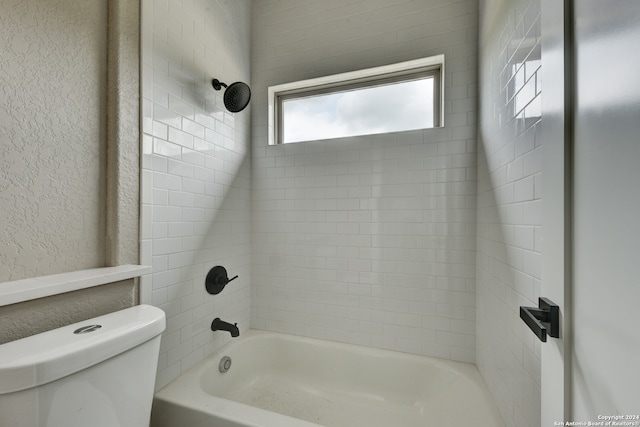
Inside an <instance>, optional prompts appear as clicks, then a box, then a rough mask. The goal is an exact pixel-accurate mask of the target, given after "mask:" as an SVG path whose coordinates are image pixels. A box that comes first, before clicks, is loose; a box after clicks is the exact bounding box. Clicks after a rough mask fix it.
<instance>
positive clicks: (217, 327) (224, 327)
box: [211, 317, 240, 338]
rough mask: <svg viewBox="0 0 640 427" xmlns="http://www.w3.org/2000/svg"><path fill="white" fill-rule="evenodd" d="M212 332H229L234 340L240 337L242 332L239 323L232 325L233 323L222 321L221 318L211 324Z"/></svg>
mask: <svg viewBox="0 0 640 427" xmlns="http://www.w3.org/2000/svg"><path fill="white" fill-rule="evenodd" d="M211 330H212V331H227V332H229V333H230V334H231V336H232V337H234V338H235V337H237V336H239V335H240V330H239V329H238V324H237V323H234V324H233V325H232V324H231V323H227V322H225V321H223V320H220V318H219V317H216V318H215V319H213V322H211Z"/></svg>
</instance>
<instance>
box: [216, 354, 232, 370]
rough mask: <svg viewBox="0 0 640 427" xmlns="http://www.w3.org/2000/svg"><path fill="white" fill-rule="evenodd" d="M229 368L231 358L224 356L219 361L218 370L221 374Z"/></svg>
mask: <svg viewBox="0 0 640 427" xmlns="http://www.w3.org/2000/svg"><path fill="white" fill-rule="evenodd" d="M230 367H231V358H230V357H229V356H224V357H223V358H222V359H220V364H219V365H218V370H219V371H220V372H222V373H223V374H224V373H225V372H227V371H228V370H229V368H230Z"/></svg>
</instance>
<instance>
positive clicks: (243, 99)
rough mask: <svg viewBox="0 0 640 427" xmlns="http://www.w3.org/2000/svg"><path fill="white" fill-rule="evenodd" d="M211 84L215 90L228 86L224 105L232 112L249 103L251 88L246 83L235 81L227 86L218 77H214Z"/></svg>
mask: <svg viewBox="0 0 640 427" xmlns="http://www.w3.org/2000/svg"><path fill="white" fill-rule="evenodd" d="M211 84H212V85H213V88H214V89H215V90H220V89H222V87H225V88H226V89H225V91H224V97H223V99H224V106H225V107H227V110H229V111H230V112H232V113H238V112H240V111H242V110H244V109H245V108H246V107H247V105H249V101H250V100H251V89H250V88H249V85H247V84H246V83H242V82H235V83H232V84H230V85H229V86H227V85H226V84H224V83H222V82H221V81H219V80H218V79H213V80H212V81H211Z"/></svg>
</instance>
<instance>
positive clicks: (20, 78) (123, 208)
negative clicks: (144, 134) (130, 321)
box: [0, 0, 139, 341]
mask: <svg viewBox="0 0 640 427" xmlns="http://www.w3.org/2000/svg"><path fill="white" fill-rule="evenodd" d="M107 7H109V9H108V8H107ZM138 9H139V3H138V2H137V1H136V0H118V1H110V2H105V1H103V0H89V1H87V0H78V1H72V0H64V1H54V0H43V1H38V2H23V1H12V0H0V10H2V13H1V14H0V36H1V38H2V44H1V49H2V51H1V54H0V229H1V230H2V232H1V233H0V282H4V281H10V280H18V279H23V278H31V277H37V276H43V275H49V274H55V273H62V272H68V271H74V270H80V269H85V268H93V267H102V266H105V265H106V264H109V265H113V264H124V263H137V262H138V250H137V246H138V211H137V207H138V193H139V191H138V184H137V183H138V179H139V178H138V177H139V168H138V164H139V162H138V152H139V142H138V141H139V138H138V135H139V132H138V122H139V119H138V112H137V111H138V101H137V93H138V90H139V88H138V83H137V82H138V74H139V72H138V68H139V67H138V50H137V48H138V43H139V19H138V16H139V14H138ZM108 22H109V24H108ZM108 50H110V51H111V52H112V53H114V54H115V55H117V56H118V58H119V61H110V62H109V63H108V61H107V52H108ZM116 65H117V66H116ZM108 74H109V75H111V76H112V78H111V80H110V83H108V82H107V75H108ZM113 76H118V78H114V77H113ZM123 82H126V84H124V83H123ZM114 99H119V100H120V101H119V102H114ZM109 101H110V102H109ZM108 103H109V104H111V105H112V109H111V110H110V111H111V117H119V116H120V117H125V119H122V120H112V121H111V122H110V123H109V124H107V110H106V108H107V104H108ZM108 129H109V133H110V134H112V135H114V136H113V137H112V138H110V139H109V140H107V137H106V134H107V130H108ZM123 134H125V135H126V136H122V135H123ZM118 135H120V137H119V136H118ZM121 144H122V146H120V145H121ZM109 148H110V149H111V150H110V151H112V152H113V151H115V152H116V155H113V156H111V158H110V160H112V161H111V165H110V169H109V172H107V163H108V162H107V150H108V149H109ZM118 156H120V159H119V157H118ZM132 165H133V166H132ZM107 188H110V189H120V192H117V191H116V192H115V193H116V195H115V196H112V197H111V198H110V199H109V201H107V200H106V197H105V196H106V189H107ZM112 194H113V193H112ZM111 210H112V211H113V216H116V217H117V218H118V221H119V224H122V225H124V224H126V226H123V227H119V230H120V231H118V235H117V238H116V239H112V238H111V237H112V235H107V234H106V233H107V231H106V214H105V212H106V211H111ZM112 223H113V224H115V223H116V221H112ZM107 248H108V250H107ZM107 252H109V253H110V254H117V256H109V257H108V259H106V257H107V255H108V254H107ZM136 302H137V284H136V283H135V281H134V280H129V281H126V282H123V283H118V284H116V285H113V286H110V285H104V286H100V287H97V288H94V289H88V290H84V291H81V292H77V293H69V294H63V295H59V296H56V297H51V298H47V299H43V300H35V301H29V302H25V303H20V304H14V305H10V306H4V307H0V318H1V319H2V320H1V322H0V324H2V330H1V331H0V340H1V341H5V340H9V339H15V338H19V337H22V336H27V335H31V334H34V333H38V332H41V331H45V330H48V329H51V328H54V327H57V326H62V325H63V324H66V323H70V322H75V321H80V320H82V319H86V318H89V317H93V316H96V315H98V314H104V313H107V312H110V311H113V310H117V309H119V308H123V307H127V306H131V305H134V304H136Z"/></svg>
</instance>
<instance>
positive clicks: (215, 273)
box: [204, 265, 238, 295]
mask: <svg viewBox="0 0 640 427" xmlns="http://www.w3.org/2000/svg"><path fill="white" fill-rule="evenodd" d="M237 278H238V275H235V276H234V277H232V278H231V279H229V276H228V275H227V269H226V268H224V267H222V266H221V265H216V266H215V267H213V268H212V269H211V270H209V273H208V274H207V278H206V279H205V281H204V286H205V287H206V288H207V292H209V293H210V294H213V295H217V294H219V293H220V292H222V290H223V289H224V287H225V286H227V284H228V283H229V282H231V281H232V280H235V279H237Z"/></svg>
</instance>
